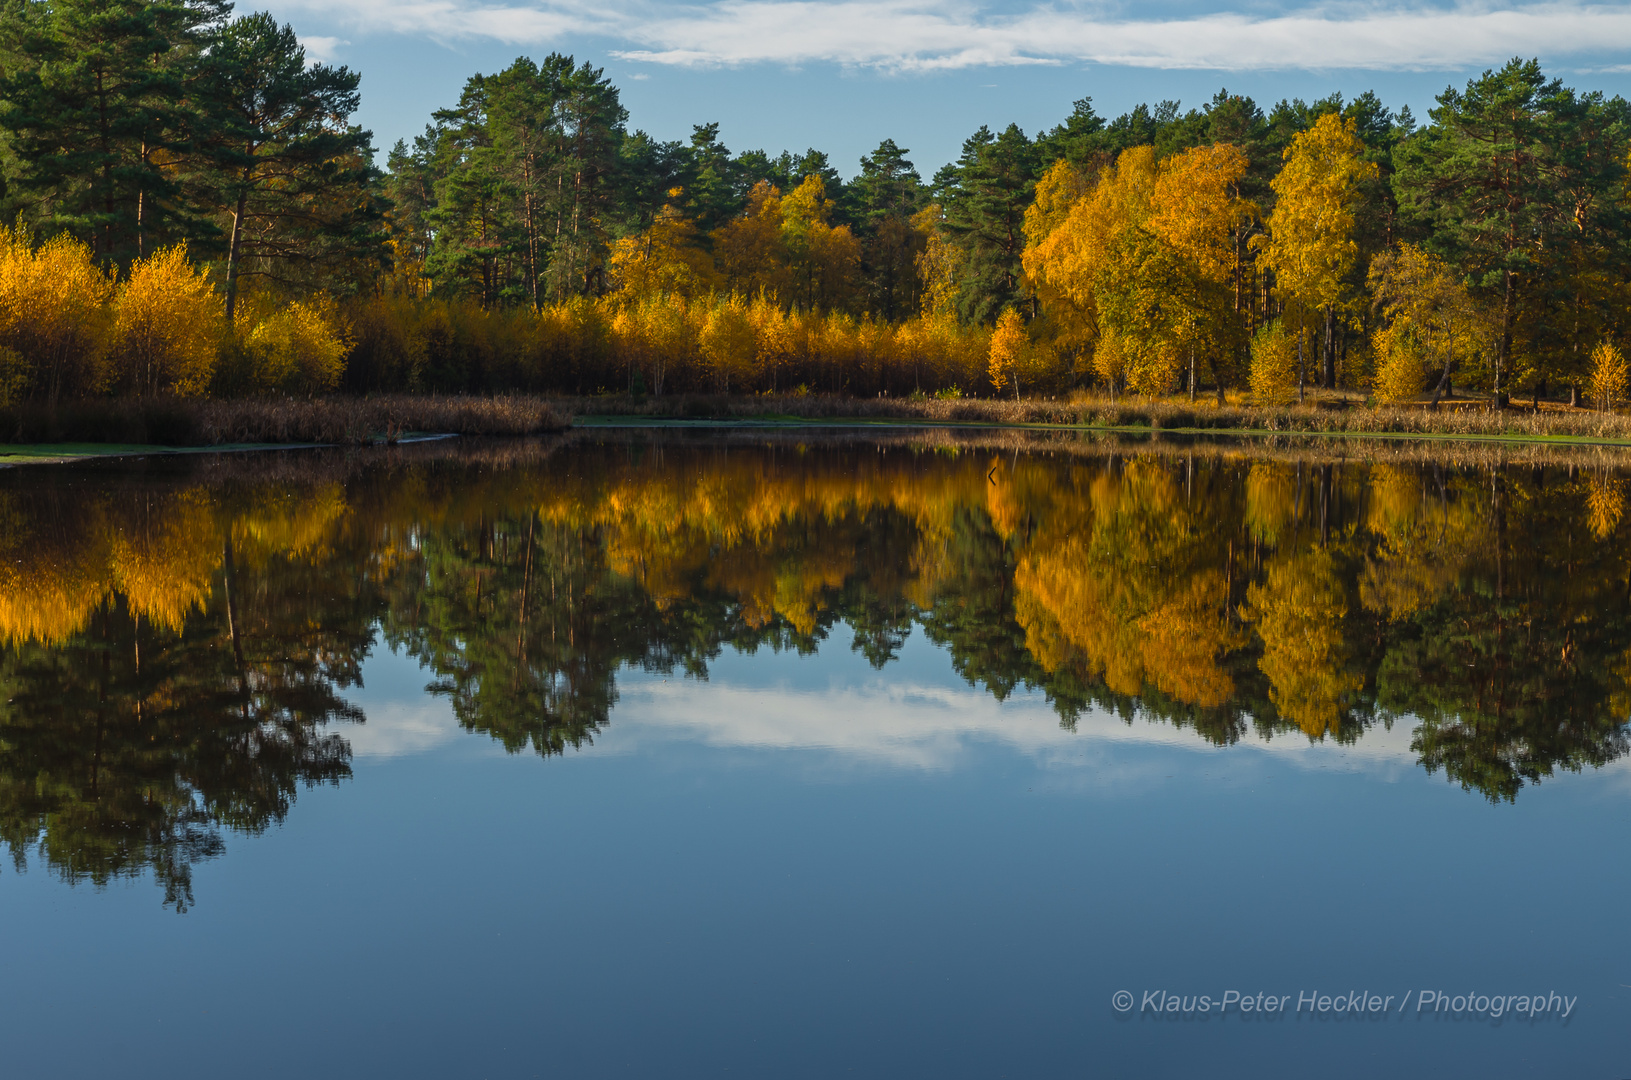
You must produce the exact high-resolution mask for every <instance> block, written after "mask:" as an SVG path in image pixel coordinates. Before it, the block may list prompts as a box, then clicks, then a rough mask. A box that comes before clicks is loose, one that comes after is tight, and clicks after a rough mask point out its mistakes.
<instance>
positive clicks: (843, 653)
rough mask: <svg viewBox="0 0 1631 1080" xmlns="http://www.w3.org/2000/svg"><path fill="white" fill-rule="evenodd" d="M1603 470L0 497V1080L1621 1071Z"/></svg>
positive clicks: (998, 458)
mask: <svg viewBox="0 0 1631 1080" xmlns="http://www.w3.org/2000/svg"><path fill="white" fill-rule="evenodd" d="M1627 490H1628V489H1627V479H1626V474H1625V472H1624V470H1623V469H1622V468H1621V466H1620V463H1619V460H1618V459H1616V458H1615V457H1614V456H1613V454H1612V453H1610V452H1608V451H1591V450H1578V451H1565V450H1559V449H1545V448H1515V447H1506V448H1502V447H1490V446H1487V445H1475V444H1464V445H1452V444H1443V445H1437V446H1426V447H1423V446H1418V445H1407V444H1403V443H1386V442H1375V443H1343V444H1322V443H1318V442H1312V441H1305V442H1300V443H1299V442H1286V441H1283V440H1281V441H1275V440H1267V441H1262V440H1259V441H1255V442H1241V443H1229V442H1210V443H1208V442H1182V441H1178V440H1174V439H1171V438H1167V439H1155V440H1132V439H1121V440H1117V439H1113V438H1109V437H1102V436H1101V437H1091V436H1068V437H1064V436H1061V437H1043V436H1029V435H1024V434H1016V433H1006V434H1002V433H992V432H974V431H970V432H961V433H959V432H948V431H932V432H911V431H907V430H880V431H878V432H875V433H871V434H855V433H851V434H843V433H831V432H829V433H822V432H817V431H808V432H793V433H787V432H776V431H755V430H742V431H718V430H714V431H686V430H627V431H617V430H605V431H599V432H579V433H576V434H574V435H573V436H570V437H567V438H564V439H558V440H551V441H536V442H509V443H506V442H493V443H484V442H479V441H477V442H469V443H463V444H461V443H457V442H451V441H450V442H440V443H421V444H413V445H405V446H401V447H397V448H390V449H386V448H381V449H377V450H372V451H352V452H341V451H337V450H336V451H284V452H279V453H271V454H262V455H248V454H245V455H204V456H176V457H163V458H147V459H133V460H110V461H103V462H98V463H87V464H80V465H71V466H46V467H33V468H26V469H10V470H4V471H0V843H3V845H4V847H5V848H6V853H7V855H8V856H9V857H8V858H7V859H6V860H5V861H4V864H3V867H0V911H3V912H4V913H5V930H4V931H0V942H3V943H4V949H5V958H6V973H7V975H8V978H7V979H6V980H5V987H4V989H3V990H0V1016H3V1017H4V1019H3V1020H0V1031H3V1032H4V1034H5V1046H6V1049H5V1055H6V1059H7V1060H6V1063H5V1067H4V1069H5V1072H6V1074H8V1075H15V1076H30V1077H32V1076H41V1077H46V1076H50V1077H81V1076H83V1077H103V1076H109V1075H117V1076H121V1077H149V1076H151V1077H166V1078H171V1077H190V1076H211V1077H213V1076H234V1077H261V1076H267V1077H270V1076H289V1075H298V1076H310V1077H331V1076H332V1077H358V1076H387V1077H409V1076H414V1077H417V1076H431V1077H466V1076H469V1077H531V1076H550V1077H556V1076H560V1077H655V1076H662V1077H680V1076H685V1077H689V1076H755V1077H758V1076H777V1077H832V1076H857V1077H867V1076H873V1077H902V1076H934V1077H1059V1076H1066V1075H1081V1076H1129V1077H1133V1076H1136V1077H1196V1076H1208V1077H1236V1076H1238V1077H1264V1076H1306V1075H1320V1076H1331V1077H1374V1076H1378V1075H1402V1076H1424V1077H1425V1076H1444V1075H1468V1076H1470V1075H1477V1076H1484V1077H1508V1076H1511V1077H1519V1076H1523V1077H1530V1076H1548V1077H1549V1076H1604V1077H1618V1076H1625V1075H1631V1044H1628V1041H1627V1039H1626V1032H1627V1031H1628V1030H1631V1023H1628V1022H1631V952H1628V947H1631V924H1628V922H1627V920H1626V919H1625V918H1624V915H1623V912H1624V908H1625V905H1626V900H1627V897H1628V896H1631V861H1628V859H1627V852H1628V850H1631V812H1628V811H1631V757H1628V755H1627V750H1628V741H1627V733H1628V728H1627V721H1628V718H1631V603H1628V601H1631V543H1628V541H1631V522H1627V521H1626V520H1625V514H1624V510H1625V498H1626V493H1627Z"/></svg>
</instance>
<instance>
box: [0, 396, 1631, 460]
mask: <svg viewBox="0 0 1631 1080" xmlns="http://www.w3.org/2000/svg"><path fill="white" fill-rule="evenodd" d="M574 418H576V422H577V423H578V424H580V425H585V426H594V425H598V424H605V423H608V422H618V421H622V422H628V421H633V422H635V423H642V422H656V423H665V422H675V421H680V422H685V421H703V422H715V423H725V424H730V423H739V422H749V423H788V424H821V423H828V422H830V423H845V424H859V425H862V426H865V425H869V424H891V423H906V424H922V425H929V426H938V425H949V426H960V425H969V426H1025V427H1030V426H1035V427H1072V428H1091V429H1100V430H1122V431H1139V430H1145V431H1152V432H1155V431H1167V432H1206V433H1214V434H1220V435H1221V434H1228V433H1254V434H1279V435H1297V436H1329V435H1338V436H1360V437H1363V436H1404V437H1412V438H1422V439H1443V438H1452V439H1501V440H1523V441H1552V440H1557V441H1577V440H1584V441H1592V442H1604V443H1626V444H1631V417H1627V416H1623V415H1620V414H1618V413H1613V412H1597V411H1593V410H1588V409H1576V408H1569V407H1566V406H1562V405H1555V404H1554V405H1550V406H1549V407H1548V405H1547V403H1542V407H1541V408H1540V409H1535V408H1532V407H1528V406H1526V407H1522V408H1517V407H1509V408H1505V409H1495V408H1493V406H1492V403H1489V402H1484V401H1477V400H1475V401H1470V402H1469V401H1465V400H1462V401H1457V402H1453V403H1448V402H1447V403H1444V404H1442V405H1440V407H1438V408H1436V409H1435V408H1431V407H1429V406H1428V405H1427V404H1425V403H1422V404H1414V405H1404V406H1383V407H1371V406H1368V405H1366V404H1364V403H1363V402H1361V401H1359V400H1357V399H1356V398H1353V397H1342V396H1339V395H1330V396H1328V397H1325V398H1321V399H1317V400H1316V399H1311V400H1310V402H1309V403H1308V404H1306V405H1302V406H1289V407H1277V408H1268V407H1261V406H1254V405H1251V404H1248V403H1246V402H1244V401H1231V402H1225V403H1224V404H1222V405H1219V404H1217V403H1216V402H1215V401H1213V400H1210V399H1208V400H1203V401H1201V402H1197V403H1190V402H1188V401H1187V400H1182V399H1169V400H1157V399H1149V398H1127V397H1124V398H1122V399H1120V400H1118V401H1111V400H1109V399H1108V398H1102V397H1100V398H1095V397H1081V396H1078V397H1076V398H1074V399H1072V400H1049V399H1031V400H1021V401H1013V400H993V399H989V398H975V399H953V400H942V399H935V398H887V397H878V398H852V397H844V396H840V395H813V394H810V395H741V396H728V395H707V394H675V395H669V396H665V397H660V398H658V397H647V398H630V397H626V396H599V397H581V398H560V397H536V396H533V397H527V396H504V397H436V396H411V395H392V396H381V397H368V398H345V397H331V398H316V399H294V398H248V399H241V400H177V399H173V398H172V399H165V398H159V399H153V398H148V399H113V400H91V401H78V402H69V403H63V404H60V405H57V406H55V407H50V406H44V405H39V404H34V405H24V406H14V407H11V408H6V409H0V446H4V447H6V452H5V456H7V457H9V458H12V459H14V460H15V459H18V458H20V457H30V456H32V457H52V458H59V457H63V456H69V457H73V456H82V455H85V454H90V453H110V452H114V453H116V452H138V451H140V450H142V449H144V448H147V449H151V448H156V447H170V448H181V447H199V448H205V447H212V448H227V447H248V446H256V445H267V444H276V445H288V444H300V443H304V444H310V443H326V444H338V445H346V446H355V445H363V444H369V443H392V442H395V441H397V440H398V439H399V438H401V437H403V436H404V435H407V434H410V433H430V434H448V435H493V436H517V435H540V434H547V433H551V432H558V431H563V430H566V429H567V428H569V427H571V426H572V425H573V423H574ZM24 447H29V448H31V449H32V451H33V452H32V453H29V454H24V453H22V450H23V448H24ZM69 447H71V449H69Z"/></svg>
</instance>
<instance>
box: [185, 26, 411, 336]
mask: <svg viewBox="0 0 1631 1080" xmlns="http://www.w3.org/2000/svg"><path fill="white" fill-rule="evenodd" d="M204 66H205V70H204V75H203V79H202V84H201V87H200V94H201V96H202V98H203V99H204V100H205V101H206V102H207V103H208V107H209V109H210V116H209V124H210V127H209V130H208V132H207V143H206V147H207V166H206V169H205V170H204V171H203V172H202V174H201V175H200V176H199V177H198V183H199V189H200V193H201V196H202V197H203V198H205V199H207V200H209V202H210V203H212V204H213V205H214V206H215V207H216V208H218V209H219V210H220V211H221V212H222V213H223V214H224V215H225V216H226V217H227V218H228V219H229V221H230V225H229V231H228V241H227V250H226V274H225V276H226V308H227V317H228V318H229V319H230V318H231V317H232V315H233V311H234V308H235V305H236V301H237V296H238V287H239V280H240V279H241V278H242V277H243V276H244V275H245V274H246V273H250V274H257V275H264V276H270V277H281V278H285V279H288V278H290V277H299V276H302V275H303V274H305V275H309V274H310V273H311V272H312V271H313V270H315V269H319V268H320V269H322V270H324V271H327V272H330V273H332V272H334V271H335V270H337V269H338V268H339V264H341V263H344V262H345V261H347V260H350V259H353V258H358V257H361V258H365V259H366V258H369V257H373V258H380V257H382V256H383V255H384V250H383V246H382V245H383V240H384V237H383V235H382V234H380V233H379V232H378V231H377V225H378V224H379V222H380V219H381V218H382V216H383V207H382V206H380V205H379V203H378V201H377V198H376V195H375V192H374V189H373V182H374V176H375V174H374V169H373V166H372V164H371V155H372V153H373V151H372V148H371V147H370V146H369V140H370V139H371V138H372V136H371V135H370V133H369V132H367V131H364V130H362V129H361V128H359V127H357V126H355V125H348V124H347V123H346V120H347V119H348V118H349V117H350V115H351V114H352V113H353V112H355V111H356V109H357V104H358V95H357V83H358V76H357V75H356V74H354V73H352V72H351V71H349V70H348V69H346V68H343V67H340V68H335V67H330V66H328V65H326V64H311V65H308V64H307V63H306V50H305V49H304V48H302V47H301V45H300V42H299V40H298V39H297V38H296V37H295V32H294V28H293V27H291V26H288V25H284V26H279V25H278V24H277V22H276V20H274V19H273V18H272V16H271V15H269V14H266V13H264V12H263V13H260V14H256V15H249V16H245V17H243V18H239V19H234V20H233V21H232V22H230V23H228V24H227V25H226V27H225V28H224V29H223V30H222V31H221V33H220V34H219V35H218V36H217V38H216V39H215V41H214V42H213V43H212V45H211V48H210V52H209V55H208V56H207V58H206V59H205V62H204ZM246 268H248V269H246Z"/></svg>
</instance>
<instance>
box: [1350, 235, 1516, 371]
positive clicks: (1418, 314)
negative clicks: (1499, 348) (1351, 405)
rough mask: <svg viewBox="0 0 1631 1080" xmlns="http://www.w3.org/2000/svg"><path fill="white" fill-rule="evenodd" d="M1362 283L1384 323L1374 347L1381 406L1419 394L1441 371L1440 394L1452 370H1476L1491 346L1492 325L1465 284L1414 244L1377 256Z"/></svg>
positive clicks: (1376, 335)
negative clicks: (1432, 374) (1459, 368)
mask: <svg viewBox="0 0 1631 1080" xmlns="http://www.w3.org/2000/svg"><path fill="white" fill-rule="evenodd" d="M1366 284H1367V285H1368V286H1369V288H1370V292H1371V298H1372V301H1373V302H1374V303H1375V304H1376V306H1377V307H1378V308H1380V309H1381V312H1382V318H1383V320H1384V325H1383V327H1382V329H1380V330H1378V331H1377V333H1376V334H1375V336H1374V338H1373V342H1372V343H1373V347H1374V349H1375V352H1376V359H1377V370H1376V393H1377V397H1379V398H1381V399H1382V400H1384V401H1402V400H1404V399H1405V398H1409V397H1412V396H1414V395H1416V394H1419V393H1421V392H1422V390H1423V388H1424V387H1425V386H1426V383H1427V379H1428V378H1429V376H1430V374H1431V372H1433V371H1440V375H1439V380H1438V386H1439V388H1440V390H1442V388H1443V387H1444V386H1445V385H1447V384H1448V382H1449V378H1450V374H1451V372H1452V371H1453V370H1454V369H1455V368H1457V367H1462V368H1468V367H1473V366H1475V365H1476V364H1477V363H1478V359H1479V357H1480V355H1481V354H1484V353H1486V352H1487V351H1488V350H1489V349H1490V348H1491V346H1492V345H1493V344H1494V324H1493V322H1492V321H1491V319H1490V317H1489V315H1488V314H1487V313H1486V312H1484V311H1483V310H1482V309H1480V308H1479V307H1478V305H1477V303H1476V302H1475V301H1474V300H1473V298H1472V294H1471V293H1470V292H1468V290H1467V287H1466V284H1465V283H1464V282H1463V281H1462V280H1461V278H1460V277H1459V276H1458V275H1457V274H1456V273H1455V272H1454V271H1453V270H1451V269H1450V267H1449V265H1448V264H1447V263H1445V262H1444V260H1443V259H1440V258H1438V257H1437V256H1436V255H1432V254H1430V253H1428V252H1426V251H1423V250H1422V249H1421V248H1419V247H1417V246H1416V245H1414V244H1400V245H1399V246H1398V247H1396V248H1394V249H1393V250H1391V251H1387V252H1383V253H1382V254H1381V255H1378V256H1377V257H1376V258H1375V259H1374V260H1372V262H1371V267H1370V273H1369V275H1368V276H1367V278H1366ZM1435 400H1436V398H1435Z"/></svg>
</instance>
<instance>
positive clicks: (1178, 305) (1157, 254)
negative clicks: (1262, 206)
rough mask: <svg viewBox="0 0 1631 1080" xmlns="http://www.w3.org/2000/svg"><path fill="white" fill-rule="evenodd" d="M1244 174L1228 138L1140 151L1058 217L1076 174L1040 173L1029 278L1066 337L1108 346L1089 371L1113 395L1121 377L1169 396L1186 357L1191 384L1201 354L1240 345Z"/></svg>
mask: <svg viewBox="0 0 1631 1080" xmlns="http://www.w3.org/2000/svg"><path fill="white" fill-rule="evenodd" d="M1245 170H1246V156H1245V154H1243V153H1242V152H1241V151H1240V150H1239V149H1238V148H1236V147H1233V146H1230V145H1227V144H1220V145H1217V146H1208V147H1199V148H1196V149H1192V150H1186V151H1184V152H1183V153H1180V154H1175V155H1173V156H1172V157H1170V158H1168V159H1166V160H1165V161H1161V162H1159V163H1158V162H1157V161H1156V157H1155V150H1154V148H1153V147H1148V146H1142V147H1135V148H1133V149H1130V150H1127V151H1124V152H1123V153H1122V155H1121V156H1120V157H1119V158H1118V159H1117V161H1116V164H1115V166H1114V167H1113V168H1111V169H1107V170H1105V172H1104V173H1103V174H1102V175H1101V176H1100V179H1099V182H1098V184H1097V185H1096V186H1095V187H1094V188H1093V189H1092V190H1091V191H1090V192H1087V193H1085V194H1083V195H1081V196H1079V197H1077V198H1076V200H1075V202H1074V203H1073V204H1072V205H1071V207H1070V209H1069V211H1068V212H1063V213H1062V212H1061V211H1060V209H1059V205H1058V204H1059V203H1060V202H1061V201H1062V200H1063V199H1064V198H1065V197H1067V196H1068V195H1069V194H1070V193H1071V192H1072V191H1073V190H1074V185H1075V184H1076V183H1077V181H1076V180H1075V179H1074V178H1073V175H1072V173H1071V172H1070V171H1069V170H1068V169H1067V168H1061V167H1059V166H1056V167H1055V168H1054V169H1053V170H1052V171H1050V173H1049V174H1048V175H1047V177H1045V178H1044V184H1045V191H1044V194H1045V195H1046V199H1045V200H1044V201H1041V202H1039V203H1038V204H1037V205H1035V206H1033V207H1032V208H1031V211H1030V212H1029V213H1028V215H1027V218H1026V225H1025V228H1026V236H1027V240H1028V246H1027V249H1026V252H1025V255H1024V265H1025V271H1026V275H1027V277H1028V279H1029V280H1030V281H1031V282H1032V285H1033V287H1034V288H1035V289H1036V290H1037V292H1038V295H1039V296H1040V297H1041V298H1042V299H1043V302H1044V310H1045V311H1048V312H1050V313H1051V315H1050V317H1052V318H1055V319H1058V320H1060V321H1061V323H1062V326H1061V332H1062V334H1063V335H1064V336H1065V337H1066V338H1067V339H1069V340H1072V341H1079V342H1081V343H1083V344H1086V343H1088V342H1093V343H1094V344H1095V348H1096V349H1097V350H1103V349H1106V348H1108V349H1110V350H1111V352H1112V354H1113V355H1112V356H1111V357H1109V358H1108V359H1107V360H1106V361H1104V362H1100V361H1097V360H1096V361H1095V364H1094V366H1095V368H1096V369H1098V370H1099V372H1100V374H1101V375H1104V376H1105V377H1106V380H1107V381H1108V382H1109V383H1110V389H1111V392H1112V393H1114V392H1115V391H1116V389H1117V388H1118V386H1119V385H1120V382H1121V377H1122V376H1123V375H1124V376H1125V379H1126V385H1127V386H1128V387H1129V388H1130V389H1133V390H1136V391H1139V392H1142V393H1147V394H1158V393H1164V392H1166V391H1168V390H1170V389H1171V388H1172V385H1173V384H1174V383H1175V382H1176V381H1177V376H1178V372H1179V371H1180V370H1182V368H1183V366H1184V365H1185V363H1187V364H1188V368H1189V374H1190V378H1189V383H1190V386H1191V389H1193V388H1194V386H1195V383H1196V381H1197V378H1198V373H1197V361H1198V360H1199V359H1201V358H1203V357H1205V356H1208V355H1222V354H1224V353H1226V352H1228V351H1229V350H1230V349H1231V348H1232V347H1233V346H1232V341H1233V340H1234V338H1233V335H1234V333H1235V327H1236V326H1237V321H1236V320H1235V319H1234V318H1233V316H1232V310H1231V309H1232V304H1231V303H1230V298H1229V296H1228V295H1227V286H1228V283H1229V282H1230V281H1231V280H1232V278H1233V276H1234V275H1235V273H1236V269H1237V268H1236V265H1235V262H1236V253H1235V242H1234V241H1235V235H1236V233H1237V231H1238V229H1239V227H1240V224H1241V223H1242V221H1243V220H1245V219H1246V218H1247V217H1249V216H1250V214H1251V213H1252V210H1251V207H1250V204H1248V203H1246V202H1244V201H1243V200H1241V199H1240V198H1239V197H1238V194H1237V193H1236V190H1235V189H1236V188H1237V187H1238V184H1239V181H1240V178H1241V177H1242V176H1243V175H1244V174H1245ZM1118 373H1119V374H1118Z"/></svg>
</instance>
